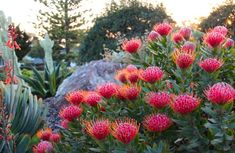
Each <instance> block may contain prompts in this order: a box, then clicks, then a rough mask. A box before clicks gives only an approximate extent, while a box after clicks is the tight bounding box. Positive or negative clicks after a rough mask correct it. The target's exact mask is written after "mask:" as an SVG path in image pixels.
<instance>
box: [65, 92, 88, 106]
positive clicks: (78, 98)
mask: <svg viewBox="0 0 235 153" xmlns="http://www.w3.org/2000/svg"><path fill="white" fill-rule="evenodd" d="M83 98H84V94H83V91H73V92H70V93H68V94H67V95H66V96H65V99H66V100H67V101H68V102H70V103H71V104H73V105H77V106H79V105H80V103H81V102H82V101H83Z"/></svg>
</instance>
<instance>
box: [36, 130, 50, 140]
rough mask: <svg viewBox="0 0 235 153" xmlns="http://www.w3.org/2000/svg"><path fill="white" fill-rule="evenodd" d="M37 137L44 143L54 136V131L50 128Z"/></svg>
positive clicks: (41, 131)
mask: <svg viewBox="0 0 235 153" xmlns="http://www.w3.org/2000/svg"><path fill="white" fill-rule="evenodd" d="M36 135H37V137H38V138H39V139H41V140H43V141H48V140H50V137H51V135H52V130H51V129H50V128H46V129H42V130H40V131H38V132H37V134H36Z"/></svg>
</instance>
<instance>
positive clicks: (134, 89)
mask: <svg viewBox="0 0 235 153" xmlns="http://www.w3.org/2000/svg"><path fill="white" fill-rule="evenodd" d="M140 92H141V88H140V87H138V86H135V85H132V86H131V85H124V86H121V87H120V88H119V89H118V97H119V98H121V97H123V99H128V100H135V99H136V98H137V97H138V96H139V94H140ZM121 99H122V98H121Z"/></svg>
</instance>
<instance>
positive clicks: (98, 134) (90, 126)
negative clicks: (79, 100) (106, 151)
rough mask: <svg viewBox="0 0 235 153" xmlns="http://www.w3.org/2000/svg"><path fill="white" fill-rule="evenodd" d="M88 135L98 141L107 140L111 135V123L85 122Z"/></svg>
mask: <svg viewBox="0 0 235 153" xmlns="http://www.w3.org/2000/svg"><path fill="white" fill-rule="evenodd" d="M84 125H85V127H86V131H87V133H89V135H90V136H92V137H94V138H95V139H97V140H103V139H105V138H106V137H107V136H108V135H109V133H110V123H109V121H108V120H103V119H101V120H96V121H90V122H88V121H86V122H84Z"/></svg>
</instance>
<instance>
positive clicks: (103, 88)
mask: <svg viewBox="0 0 235 153" xmlns="http://www.w3.org/2000/svg"><path fill="white" fill-rule="evenodd" d="M97 92H98V93H99V94H100V95H101V96H102V97H104V98H106V99H110V98H111V97H112V96H113V95H115V94H116V84H115V83H105V84H102V85H99V86H98V87H97Z"/></svg>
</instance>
